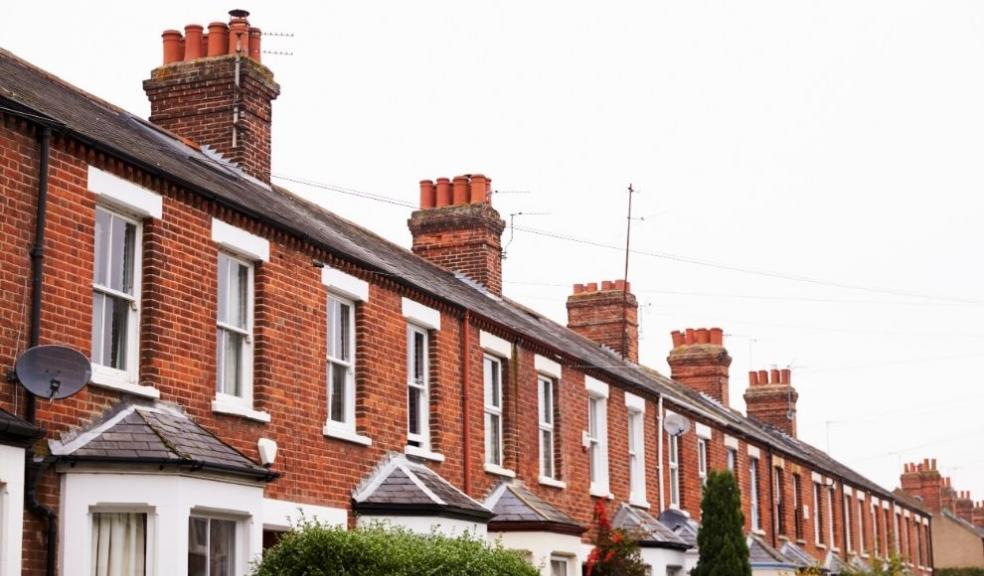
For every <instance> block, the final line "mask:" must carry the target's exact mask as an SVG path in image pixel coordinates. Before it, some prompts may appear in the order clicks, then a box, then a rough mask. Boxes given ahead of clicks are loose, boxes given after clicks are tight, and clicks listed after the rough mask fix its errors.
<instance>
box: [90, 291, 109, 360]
mask: <svg viewBox="0 0 984 576" xmlns="http://www.w3.org/2000/svg"><path fill="white" fill-rule="evenodd" d="M105 305H106V297H105V296H103V295H102V294H101V293H99V292H94V293H93V294H92V363H93V364H99V365H102V364H103V318H104V312H103V306H105Z"/></svg>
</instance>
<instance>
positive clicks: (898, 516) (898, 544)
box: [893, 508, 902, 554]
mask: <svg viewBox="0 0 984 576" xmlns="http://www.w3.org/2000/svg"><path fill="white" fill-rule="evenodd" d="M894 516H895V520H894V523H895V534H894V538H893V540H895V553H896V554H902V534H901V532H902V526H901V521H902V512H900V511H899V509H898V508H896V509H895V514H894Z"/></svg>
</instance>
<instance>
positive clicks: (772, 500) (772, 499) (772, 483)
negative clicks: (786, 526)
mask: <svg viewBox="0 0 984 576" xmlns="http://www.w3.org/2000/svg"><path fill="white" fill-rule="evenodd" d="M766 453H767V454H768V455H769V510H771V512H772V513H771V514H769V517H770V519H769V523H770V524H772V538H771V540H772V547H773V548H778V547H779V537H778V534H777V533H778V532H779V515H780V514H782V511H780V510H779V508H778V507H777V506H776V468H775V466H776V463H775V461H774V460H773V454H772V447H771V446H767V447H766Z"/></svg>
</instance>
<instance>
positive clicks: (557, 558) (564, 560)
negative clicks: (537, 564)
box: [549, 554, 574, 576]
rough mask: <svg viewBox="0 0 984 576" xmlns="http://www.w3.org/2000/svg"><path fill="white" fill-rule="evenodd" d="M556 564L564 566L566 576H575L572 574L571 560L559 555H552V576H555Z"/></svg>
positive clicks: (550, 566)
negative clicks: (554, 567)
mask: <svg viewBox="0 0 984 576" xmlns="http://www.w3.org/2000/svg"><path fill="white" fill-rule="evenodd" d="M554 562H560V563H561V564H563V565H564V576H574V575H573V574H572V573H571V559H570V558H569V557H567V556H560V555H557V554H551V555H550V565H549V568H550V575H551V576H553V564H554Z"/></svg>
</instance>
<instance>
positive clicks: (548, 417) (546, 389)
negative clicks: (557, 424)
mask: <svg viewBox="0 0 984 576" xmlns="http://www.w3.org/2000/svg"><path fill="white" fill-rule="evenodd" d="M540 394H541V395H542V396H541V398H540V421H541V422H543V423H544V424H548V425H549V424H553V382H552V381H551V380H541V381H540Z"/></svg>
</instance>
